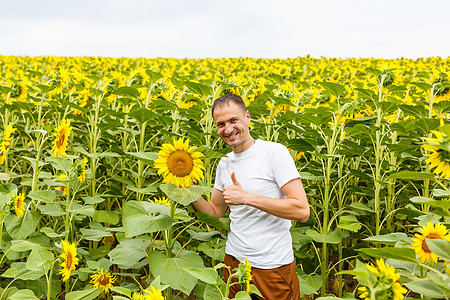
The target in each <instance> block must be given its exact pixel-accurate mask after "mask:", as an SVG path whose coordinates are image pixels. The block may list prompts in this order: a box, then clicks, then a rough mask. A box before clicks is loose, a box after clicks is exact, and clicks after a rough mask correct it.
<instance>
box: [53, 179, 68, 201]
mask: <svg viewBox="0 0 450 300" xmlns="http://www.w3.org/2000/svg"><path fill="white" fill-rule="evenodd" d="M66 178H67V176H66V174H64V173H61V174H59V179H60V180H64V179H66ZM55 190H60V191H62V193H63V194H62V195H63V196H65V195H67V187H66V185H65V184H64V185H62V186H58V187H56V188H55Z"/></svg>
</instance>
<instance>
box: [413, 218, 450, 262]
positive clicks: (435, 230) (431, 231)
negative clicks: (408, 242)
mask: <svg viewBox="0 0 450 300" xmlns="http://www.w3.org/2000/svg"><path fill="white" fill-rule="evenodd" d="M415 236H416V237H415V238H412V241H413V244H412V246H411V248H412V249H414V251H416V254H417V255H418V256H419V261H420V262H423V263H427V262H429V261H434V262H437V261H438V257H437V255H436V254H434V253H433V252H431V250H430V248H428V245H427V242H426V240H425V239H440V240H446V241H450V234H448V229H447V228H446V227H445V226H444V225H443V224H441V223H439V222H438V223H436V224H435V225H433V224H431V222H428V223H427V225H426V226H422V227H421V228H420V234H418V233H416V234H415Z"/></svg>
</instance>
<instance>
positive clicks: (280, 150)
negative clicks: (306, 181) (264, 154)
mask: <svg viewBox="0 0 450 300" xmlns="http://www.w3.org/2000/svg"><path fill="white" fill-rule="evenodd" d="M277 146H278V147H276V150H275V151H273V153H272V160H271V166H272V170H273V174H274V179H275V182H276V183H277V184H278V186H279V187H280V188H281V187H283V185H285V184H286V183H288V182H289V181H291V180H292V179H296V178H301V176H300V174H299V173H298V171H297V167H296V165H295V162H294V159H293V158H292V156H291V153H289V150H288V149H287V148H286V147H285V146H283V145H281V144H278V145H277Z"/></svg>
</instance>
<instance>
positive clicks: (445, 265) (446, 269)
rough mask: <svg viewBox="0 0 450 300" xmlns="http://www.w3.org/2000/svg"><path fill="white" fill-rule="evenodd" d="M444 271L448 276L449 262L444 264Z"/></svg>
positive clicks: (449, 270)
mask: <svg viewBox="0 0 450 300" xmlns="http://www.w3.org/2000/svg"><path fill="white" fill-rule="evenodd" d="M444 271H445V273H447V274H450V261H446V262H444Z"/></svg>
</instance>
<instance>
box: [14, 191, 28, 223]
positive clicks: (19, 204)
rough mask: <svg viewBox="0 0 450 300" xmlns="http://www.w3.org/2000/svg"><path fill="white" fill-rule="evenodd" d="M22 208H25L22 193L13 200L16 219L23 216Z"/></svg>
mask: <svg viewBox="0 0 450 300" xmlns="http://www.w3.org/2000/svg"><path fill="white" fill-rule="evenodd" d="M24 208H25V194H23V193H22V194H20V195H17V196H16V197H15V198H14V212H15V213H16V216H17V218H20V217H21V216H23V211H24Z"/></svg>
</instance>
